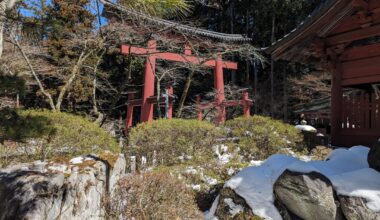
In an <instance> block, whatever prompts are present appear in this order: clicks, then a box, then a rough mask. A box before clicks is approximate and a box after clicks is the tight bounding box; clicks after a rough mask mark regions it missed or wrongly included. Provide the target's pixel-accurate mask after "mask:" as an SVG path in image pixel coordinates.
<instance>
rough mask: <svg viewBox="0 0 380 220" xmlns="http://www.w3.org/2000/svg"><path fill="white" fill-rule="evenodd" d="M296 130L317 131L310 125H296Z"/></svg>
mask: <svg viewBox="0 0 380 220" xmlns="http://www.w3.org/2000/svg"><path fill="white" fill-rule="evenodd" d="M296 128H297V129H298V130H300V131H307V132H314V133H316V132H317V129H315V128H314V127H313V126H310V125H296Z"/></svg>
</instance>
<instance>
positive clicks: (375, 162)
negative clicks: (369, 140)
mask: <svg viewBox="0 0 380 220" xmlns="http://www.w3.org/2000/svg"><path fill="white" fill-rule="evenodd" d="M368 164H369V167H371V168H373V169H375V170H377V171H379V172H380V139H379V141H378V142H377V143H376V144H374V145H373V146H372V148H371V150H370V151H369V153H368Z"/></svg>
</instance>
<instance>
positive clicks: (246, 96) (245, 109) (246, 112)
mask: <svg viewBox="0 0 380 220" xmlns="http://www.w3.org/2000/svg"><path fill="white" fill-rule="evenodd" d="M242 101H243V113H244V117H246V118H248V117H249V116H251V112H250V109H251V105H250V104H249V103H248V102H249V94H248V91H244V92H243V98H242Z"/></svg>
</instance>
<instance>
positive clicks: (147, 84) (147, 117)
mask: <svg viewBox="0 0 380 220" xmlns="http://www.w3.org/2000/svg"><path fill="white" fill-rule="evenodd" d="M156 48H157V42H156V41H155V40H150V41H149V42H148V49H147V52H148V53H155V52H156ZM155 69H156V57H155V56H154V55H150V56H148V57H147V58H146V62H145V74H144V91H143V98H142V99H143V103H142V108H141V121H143V122H151V121H153V104H151V103H148V98H149V97H151V96H154V72H155Z"/></svg>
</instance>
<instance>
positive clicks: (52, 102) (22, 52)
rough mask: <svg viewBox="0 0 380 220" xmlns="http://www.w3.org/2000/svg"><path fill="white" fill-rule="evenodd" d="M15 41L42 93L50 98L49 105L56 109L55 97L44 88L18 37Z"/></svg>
mask: <svg viewBox="0 0 380 220" xmlns="http://www.w3.org/2000/svg"><path fill="white" fill-rule="evenodd" d="M13 43H14V45H15V46H16V47H17V48H18V49H19V50H20V52H21V55H22V57H23V58H24V60H25V62H26V63H27V64H28V67H29V70H30V72H31V73H32V75H33V77H34V79H35V80H36V81H37V84H38V87H39V88H40V90H41V92H42V94H44V95H45V97H46V98H47V99H48V102H49V105H50V107H51V109H52V110H53V111H56V108H55V105H54V101H53V98H52V97H51V95H50V93H48V92H47V91H46V90H45V89H44V87H43V85H42V82H41V80H40V79H39V78H38V76H37V73H36V72H35V71H34V68H33V66H32V63H31V62H30V60H29V58H28V56H27V55H26V53H25V52H24V50H23V49H22V47H21V45H20V43H19V42H18V41H17V40H16V39H14V42H13Z"/></svg>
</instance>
